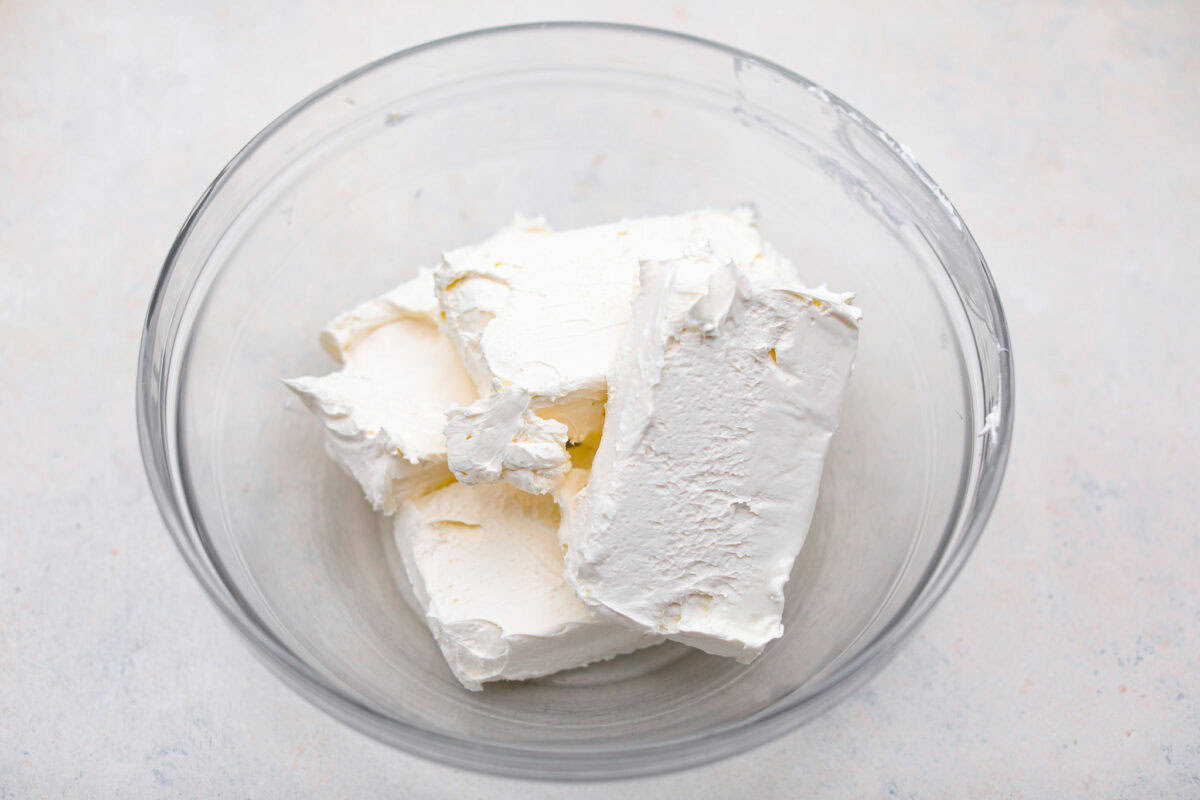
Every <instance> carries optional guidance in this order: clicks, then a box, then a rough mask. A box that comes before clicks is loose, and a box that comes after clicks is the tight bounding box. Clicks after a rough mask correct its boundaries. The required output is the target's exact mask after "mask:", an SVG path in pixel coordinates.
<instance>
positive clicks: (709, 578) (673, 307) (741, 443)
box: [560, 251, 860, 661]
mask: <svg viewBox="0 0 1200 800" xmlns="http://www.w3.org/2000/svg"><path fill="white" fill-rule="evenodd" d="M851 299H852V296H851V295H848V294H835V293H832V292H829V291H828V290H826V289H807V288H803V287H801V286H799V285H798V284H795V283H794V282H786V281H774V282H772V281H769V280H766V281H763V280H754V281H750V280H748V279H747V271H745V270H742V269H740V268H738V267H736V266H734V265H733V264H731V263H729V261H728V259H727V258H725V257H724V256H722V255H718V254H715V253H712V252H708V253H705V252H702V251H698V252H696V253H693V254H692V255H689V256H686V257H684V258H681V259H676V260H672V261H669V262H665V263H664V262H649V263H646V264H644V265H643V269H642V272H641V291H640V293H639V294H638V297H637V300H636V302H635V303H634V307H633V313H632V318H631V320H630V323H629V325H628V328H627V329H626V331H625V337H624V339H623V342H622V346H621V349H620V352H619V355H618V357H617V359H616V362H615V364H614V367H613V369H612V371H611V372H610V373H609V399H608V409H607V417H606V419H605V423H604V432H603V437H602V438H601V440H600V445H599V449H598V451H597V452H596V455H595V459H594V461H593V463H592V469H591V475H590V479H589V480H588V483H587V486H586V488H584V489H583V490H582V491H581V492H579V494H578V495H576V497H575V498H574V500H573V501H571V505H570V506H569V507H567V508H566V509H565V511H564V524H563V526H562V530H561V537H562V541H563V544H565V545H566V546H567V554H566V565H567V577H568V579H569V580H570V581H571V583H572V584H573V585H574V587H575V589H576V591H577V592H578V594H579V596H580V597H581V598H582V599H583V600H584V602H585V603H587V604H588V605H589V606H590V607H592V608H595V609H596V610H598V611H601V612H603V613H606V614H609V615H612V616H613V617H614V618H616V619H620V620H622V621H624V622H625V623H626V624H628V625H633V626H635V627H636V628H638V629H640V630H643V631H645V632H647V633H660V634H664V635H666V636H667V638H670V639H674V640H676V641H680V642H683V643H685V644H688V645H692V646H695V647H698V648H700V649H701V650H704V651H706V652H709V653H713V654H716V655H723V656H733V657H736V658H738V659H739V660H742V661H750V660H751V659H753V658H754V657H755V656H756V655H758V653H760V652H761V651H762V649H763V647H764V646H765V645H766V644H767V643H768V642H769V641H771V640H772V639H775V638H776V637H778V636H780V635H781V634H782V632H783V625H782V612H783V602H784V598H783V588H784V584H785V583H786V582H787V580H788V576H789V573H790V572H791V569H792V564H793V561H794V560H795V558H796V555H797V554H798V553H799V551H800V547H801V545H802V544H803V542H804V538H805V536H806V534H807V530H808V526H809V523H810V522H811V519H812V514H813V508H814V506H815V503H816V499H817V490H818V486H819V484H820V480H821V471H822V460H823V458H824V456H825V452H826V449H827V447H828V445H829V440H830V437H831V436H832V435H833V432H834V430H835V429H836V427H837V422H838V412H839V405H840V401H841V396H842V390H843V388H844V386H845V384H846V380H847V378H848V376H849V374H850V371H851V368H852V364H853V360H854V354H855V349H856V347H857V337H858V320H859V318H860V311H859V310H858V309H857V308H854V307H853V306H851V305H849V302H850V300H851ZM560 494H562V493H561V492H560Z"/></svg>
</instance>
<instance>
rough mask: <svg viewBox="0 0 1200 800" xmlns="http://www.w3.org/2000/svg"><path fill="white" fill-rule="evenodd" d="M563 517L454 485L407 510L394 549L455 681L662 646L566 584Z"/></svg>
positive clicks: (533, 672) (538, 670) (547, 508)
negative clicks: (603, 614) (596, 609)
mask: <svg viewBox="0 0 1200 800" xmlns="http://www.w3.org/2000/svg"><path fill="white" fill-rule="evenodd" d="M558 525H559V511H558V507H557V506H556V504H555V503H554V501H553V500H552V499H551V498H550V497H549V496H546V495H542V496H538V495H533V494H528V493H526V492H522V491H519V490H517V489H515V488H513V487H512V486H509V485H507V484H504V483H491V484H485V485H481V486H468V485H466V484H462V483H452V484H450V485H449V486H446V487H444V488H441V489H437V490H435V491H433V492H430V493H429V494H426V495H423V496H421V497H417V498H415V499H414V500H412V502H409V503H405V504H403V506H402V507H401V508H400V510H399V511H398V512H397V513H396V516H395V519H394V527H395V536H396V546H397V549H398V550H399V551H400V554H401V556H402V558H403V560H404V567H405V570H406V572H407V573H408V577H409V580H410V581H411V582H412V587H413V594H414V595H415V597H416V599H417V601H418V603H419V604H420V606H421V608H422V609H423V610H424V612H425V621H426V623H427V624H428V625H429V629H430V631H432V633H433V637H434V639H435V640H436V641H437V644H438V646H439V647H440V648H441V650H442V654H443V655H444V656H445V658H446V663H447V664H448V665H449V667H450V670H451V672H453V673H454V676H455V677H456V678H457V679H458V680H459V681H460V682H461V683H462V684H463V686H465V687H466V688H468V689H472V690H478V689H480V688H481V684H482V683H484V682H486V681H495V680H520V679H524V678H536V677H539V676H541V675H548V674H550V673H552V672H558V671H559V670H563V669H570V668H572V667H581V666H583V665H585V664H590V663H592V662H594V661H602V660H605V659H609V658H613V657H614V656H617V655H620V654H622V653H628V652H632V651H634V650H637V649H639V648H642V647H646V646H649V645H651V644H656V643H658V642H659V641H661V640H662V638H661V637H660V636H657V635H655V634H651V633H642V632H638V631H634V630H630V629H629V628H627V627H625V626H624V625H620V624H617V623H615V622H612V621H610V620H606V619H603V618H600V617H597V616H596V615H594V614H592V612H590V611H589V610H588V609H587V608H586V607H585V606H584V605H583V604H582V603H581V602H580V601H579V599H578V598H577V597H576V596H575V593H574V591H573V590H572V589H571V587H570V585H569V584H568V583H567V582H566V580H565V579H564V578H563V557H562V550H561V548H560V546H559V543H558V536H557V530H558Z"/></svg>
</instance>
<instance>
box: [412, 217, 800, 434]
mask: <svg viewBox="0 0 1200 800" xmlns="http://www.w3.org/2000/svg"><path fill="white" fill-rule="evenodd" d="M697 245H701V246H704V245H706V246H708V247H709V248H711V249H712V251H713V252H714V253H715V254H716V255H717V256H718V257H720V258H722V259H724V260H731V261H733V262H735V263H737V264H738V265H739V266H742V267H744V268H746V269H747V270H748V271H751V272H756V273H764V274H767V273H770V274H775V273H778V274H787V275H791V274H792V272H793V270H792V267H791V265H790V264H789V263H788V262H787V261H786V260H784V259H783V258H782V257H780V256H779V255H778V254H777V253H775V252H774V251H773V250H772V249H771V248H769V247H768V246H766V245H765V244H764V243H763V240H762V236H761V235H760V234H759V231H758V228H757V227H756V225H755V220H754V214H753V212H752V211H750V210H749V209H747V208H740V209H736V210H734V211H717V210H711V209H705V210H700V211H693V212H690V213H687V214H680V215H677V216H670V217H647V218H644V219H631V220H623V221H621V222H616V223H612V224H608V225H599V226H596V227H592V228H580V229H577V230H570V231H562V232H552V231H551V230H550V228H549V226H548V225H547V224H546V222H545V220H544V219H541V218H538V219H533V220H528V219H522V218H518V219H517V220H516V222H514V223H513V224H512V225H510V226H509V227H506V228H504V229H502V230H501V231H499V232H498V233H497V234H495V235H494V236H492V237H491V238H489V239H487V240H486V241H484V242H481V243H480V244H478V245H474V246H470V247H462V248H459V249H457V250H452V251H450V252H448V253H446V254H445V255H444V256H443V259H442V263H441V264H440V265H439V266H438V267H437V268H436V269H435V272H434V279H435V282H436V285H437V293H438V299H439V301H440V304H441V308H442V311H443V312H444V313H445V320H446V329H447V332H448V333H449V335H450V336H451V338H453V339H454V341H455V343H456V344H457V345H458V348H459V352H460V353H461V354H462V357H463V362H464V364H465V366H466V368H467V371H468V372H469V373H470V374H471V376H472V378H474V379H475V382H476V385H477V387H478V388H479V390H480V392H481V393H487V392H488V391H490V390H491V387H492V385H493V383H494V382H496V381H499V383H500V385H501V386H503V387H505V388H512V389H517V390H521V391H523V392H526V393H528V394H529V396H530V398H531V407H532V408H534V409H537V410H539V412H540V413H541V415H542V416H545V417H552V418H554V419H558V420H560V421H562V422H563V423H564V424H566V426H567V428H568V435H569V437H570V440H571V441H573V442H577V441H581V440H583V439H584V438H585V437H586V436H588V435H589V434H591V433H595V432H597V431H599V430H600V428H601V426H602V424H603V419H604V402H605V396H606V395H605V392H606V387H607V376H608V370H609V367H610V366H611V365H612V362H613V358H614V356H615V355H616V352H617V346H618V344H619V342H620V341H621V336H622V333H623V331H624V329H625V325H626V323H627V322H628V321H629V309H630V304H631V302H632V301H633V297H634V295H635V294H637V291H638V264H639V262H640V261H642V260H667V259H672V258H678V257H679V256H681V255H683V254H684V253H685V252H688V251H689V250H690V249H693V248H694V247H696V246H697Z"/></svg>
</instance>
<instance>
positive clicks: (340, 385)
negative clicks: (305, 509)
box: [284, 270, 476, 513]
mask: <svg viewBox="0 0 1200 800" xmlns="http://www.w3.org/2000/svg"><path fill="white" fill-rule="evenodd" d="M321 343H322V345H323V346H325V348H326V349H328V350H329V351H330V353H331V354H333V355H334V357H335V358H337V359H338V360H339V361H341V362H343V364H344V365H345V366H344V367H343V369H342V370H341V371H339V372H334V373H331V374H329V375H325V376H323V377H304V378H293V379H291V380H285V381H284V383H285V384H286V385H287V386H288V388H290V389H291V390H292V391H293V392H295V393H296V394H297V395H298V396H299V397H300V399H301V400H303V401H304V404H305V405H306V406H307V407H308V409H309V410H310V411H312V413H313V414H314V415H316V416H317V418H318V419H320V420H321V422H322V424H323V425H324V426H325V449H326V451H328V453H329V455H330V457H331V458H333V460H334V461H336V462H337V463H338V464H340V465H341V466H342V467H343V468H344V469H345V470H346V471H347V472H348V473H350V475H351V476H353V477H354V479H355V480H357V481H358V483H359V485H360V486H361V487H362V490H363V493H364V494H365V495H366V496H367V499H368V500H370V502H371V505H372V506H374V507H375V508H376V509H377V510H379V511H383V512H385V513H392V512H394V511H395V510H396V507H397V505H398V504H399V503H402V502H403V501H404V498H405V497H406V496H407V495H409V494H412V493H416V492H423V491H428V490H429V489H432V488H434V487H437V486H441V485H444V484H446V483H449V482H450V481H451V480H453V478H452V477H451V475H450V471H449V470H448V469H447V467H446V440H445V435H444V434H443V428H444V427H445V423H446V418H445V410H446V408H447V407H448V406H452V405H462V404H467V403H471V402H472V401H474V400H475V398H476V391H475V385H474V383H473V382H472V380H471V378H470V376H469V375H467V373H466V371H465V370H464V369H463V367H462V362H461V361H460V360H459V357H458V352H457V350H456V349H455V346H454V345H453V344H452V343H451V342H450V340H449V339H448V338H446V336H445V335H443V333H442V332H441V331H440V330H439V326H438V313H437V301H436V298H435V297H434V294H433V279H432V275H431V273H430V272H429V271H428V270H422V271H421V273H420V274H418V275H417V277H416V278H414V279H412V280H411V281H409V282H407V283H405V284H402V285H401V286H399V287H397V288H396V289H394V290H392V291H391V292H388V293H387V294H385V295H383V296H382V297H380V298H377V299H375V300H370V301H367V302H366V303H363V304H362V305H359V306H357V307H355V308H353V309H351V310H350V311H347V312H345V313H344V314H341V315H339V316H338V317H337V318H335V319H334V320H333V321H332V322H331V323H330V324H329V325H328V326H327V327H326V328H325V330H323V331H322V333H321Z"/></svg>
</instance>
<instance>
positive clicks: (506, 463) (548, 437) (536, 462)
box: [446, 383, 571, 494]
mask: <svg viewBox="0 0 1200 800" xmlns="http://www.w3.org/2000/svg"><path fill="white" fill-rule="evenodd" d="M529 401H530V395H529V393H528V392H526V391H524V390H522V389H503V388H500V386H499V384H498V383H497V384H496V386H495V387H494V388H493V392H492V394H491V395H489V396H488V397H484V398H482V399H480V400H478V401H476V402H475V403H474V404H472V405H470V406H465V407H464V406H452V407H451V408H450V409H449V410H448V411H447V412H446V460H447V463H448V465H449V467H450V472H451V473H453V474H454V477H455V478H457V479H458V480H459V481H460V482H461V483H467V484H476V483H489V482H492V481H498V480H504V481H508V482H509V483H511V484H512V485H513V486H515V487H517V488H518V489H520V490H522V491H525V492H532V493H533V494H545V493H546V492H549V491H551V490H552V489H554V487H555V486H557V485H558V484H559V483H560V482H561V481H562V479H563V477H564V476H566V474H567V470H568V469H570V467H571V459H570V457H569V456H568V455H567V449H566V444H567V426H566V425H564V424H563V423H561V422H559V421H558V420H553V419H543V418H542V417H539V416H538V415H537V414H535V413H534V412H533V411H532V410H530V408H529Z"/></svg>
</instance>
